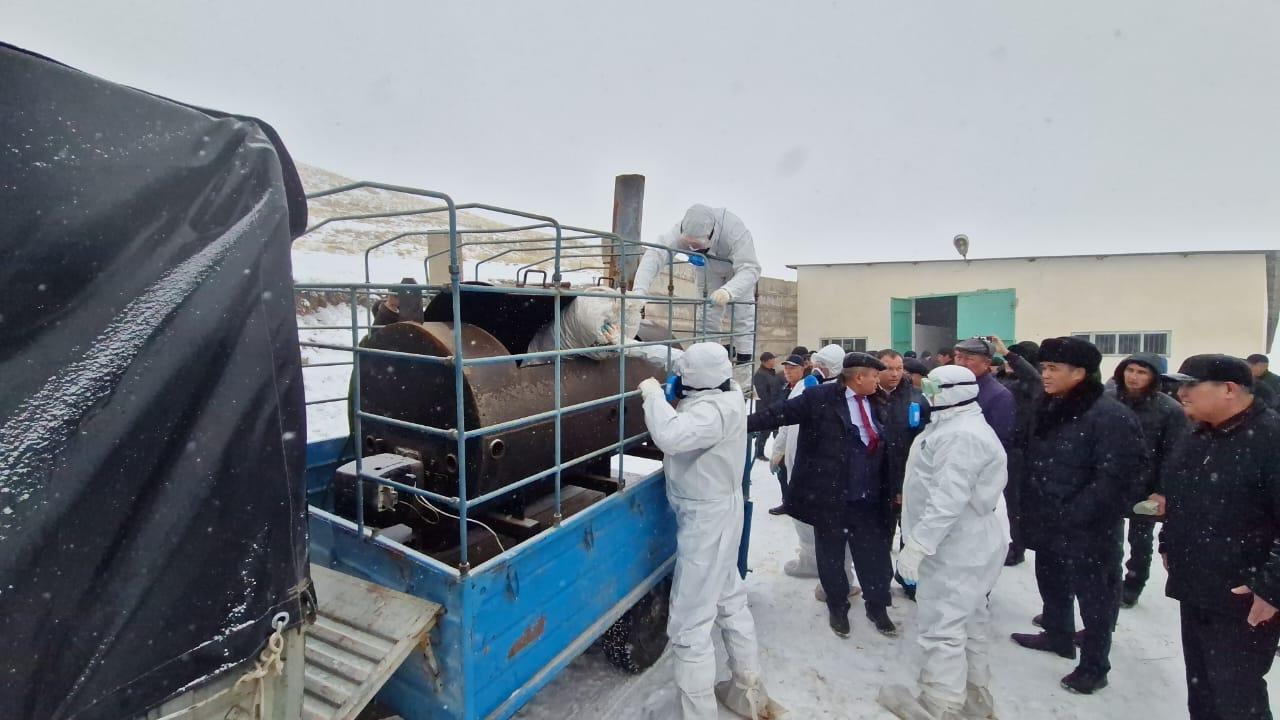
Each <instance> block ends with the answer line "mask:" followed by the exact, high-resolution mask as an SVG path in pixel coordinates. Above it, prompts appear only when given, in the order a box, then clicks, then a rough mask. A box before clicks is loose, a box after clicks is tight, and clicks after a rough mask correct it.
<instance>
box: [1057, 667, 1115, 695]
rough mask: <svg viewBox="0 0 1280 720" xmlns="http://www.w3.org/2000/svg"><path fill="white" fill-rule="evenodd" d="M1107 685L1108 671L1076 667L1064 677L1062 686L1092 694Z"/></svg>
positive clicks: (1082, 693)
mask: <svg viewBox="0 0 1280 720" xmlns="http://www.w3.org/2000/svg"><path fill="white" fill-rule="evenodd" d="M1106 686H1107V675H1106V673H1100V672H1096V671H1094V670H1088V669H1085V668H1076V669H1075V671H1074V672H1072V673H1071V674H1070V675H1068V676H1066V677H1064V678H1062V687H1064V688H1066V689H1067V690H1070V691H1071V692H1073V693H1077V694H1079V695H1092V694H1093V693H1094V692H1095V691H1097V690H1101V689H1102V688H1104V687H1106Z"/></svg>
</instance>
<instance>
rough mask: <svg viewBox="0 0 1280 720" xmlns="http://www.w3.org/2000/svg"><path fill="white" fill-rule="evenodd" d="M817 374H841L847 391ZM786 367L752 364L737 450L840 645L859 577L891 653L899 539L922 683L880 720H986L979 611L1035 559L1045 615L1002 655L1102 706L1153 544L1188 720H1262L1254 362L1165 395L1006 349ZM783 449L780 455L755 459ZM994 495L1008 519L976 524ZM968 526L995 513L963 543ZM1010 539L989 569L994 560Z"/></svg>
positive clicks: (1142, 363)
mask: <svg viewBox="0 0 1280 720" xmlns="http://www.w3.org/2000/svg"><path fill="white" fill-rule="evenodd" d="M837 350H838V351H839V352H837ZM823 353H826V354H833V355H838V354H843V358H842V360H841V368H840V371H839V372H838V373H837V372H833V370H832V369H831V368H830V365H831V363H830V361H829V360H826V361H823V360H819V359H818V358H819V356H820V355H822V354H823ZM777 361H778V358H776V357H775V356H773V355H772V354H770V353H766V354H765V355H763V356H762V357H761V365H760V368H759V370H758V371H757V372H756V374H755V376H754V377H753V379H752V380H753V385H754V390H755V393H756V397H757V405H756V408H757V410H756V412H755V413H754V414H752V415H751V416H750V417H749V418H748V429H749V430H751V431H753V432H756V433H758V434H757V435H756V446H755V447H756V458H757V459H759V460H768V461H769V462H770V464H771V467H773V468H774V469H775V471H776V472H777V473H778V477H779V481H780V483H781V484H782V488H783V497H784V503H783V504H782V505H781V506H779V507H777V508H773V509H772V510H771V511H770V512H771V513H773V514H775V515H777V514H788V515H790V516H791V517H792V518H794V519H795V520H796V521H797V529H798V532H799V534H800V550H799V553H798V555H799V557H798V558H797V559H796V560H794V561H792V562H790V563H788V564H787V566H786V571H787V573H788V574H791V575H796V576H800V577H811V576H814V575H816V576H817V577H818V578H819V583H820V587H819V593H818V594H819V597H820V598H823V599H825V600H826V601H827V605H828V611H829V623H830V626H831V629H832V630H833V631H834V632H835V633H836V634H837V635H839V636H841V637H847V636H848V634H849V620H848V614H849V610H850V608H851V605H852V601H853V599H854V598H856V597H857V596H858V594H859V589H858V588H856V587H851V586H850V580H851V578H852V574H851V573H850V572H849V565H850V562H849V560H848V558H852V566H853V570H854V572H856V576H857V579H858V581H860V583H861V585H862V587H861V595H862V598H863V601H862V602H863V607H864V611H865V614H866V616H867V618H868V619H869V621H870V622H871V623H872V625H873V626H874V627H875V628H876V629H877V630H879V631H880V632H882V633H884V634H886V635H894V634H896V632H897V628H896V627H895V626H894V625H893V623H892V621H891V620H890V619H889V618H888V616H887V613H886V612H885V608H886V607H887V606H888V605H889V604H890V599H889V597H890V596H889V584H890V581H891V578H893V577H895V573H894V572H893V565H892V563H893V561H892V558H891V555H892V553H893V551H894V550H895V547H894V544H895V543H894V539H895V536H896V538H897V543H896V544H897V548H896V549H897V550H898V559H897V565H898V567H897V570H898V572H897V573H896V577H897V579H898V581H899V582H900V583H903V585H904V588H903V589H904V591H905V594H906V595H907V597H910V598H912V599H914V600H916V601H917V602H918V604H919V608H918V615H917V618H918V623H917V624H918V626H919V631H918V637H917V638H916V644H917V645H919V647H920V650H921V651H922V656H923V658H924V660H923V666H922V667H921V671H920V675H919V678H920V679H919V683H918V685H917V686H916V687H914V688H911V687H888V688H885V689H884V690H883V691H882V693H881V696H880V700H881V702H882V704H884V705H885V706H886V707H888V708H889V709H890V710H892V711H894V712H895V713H896V714H898V715H899V716H900V717H904V718H932V717H955V718H969V717H993V716H994V714H993V712H994V711H993V709H992V707H993V706H992V704H991V700H990V694H989V691H988V689H987V687H986V679H987V678H988V677H989V673H988V670H987V669H986V666H985V663H986V645H987V644H988V643H989V641H990V639H989V637H988V636H987V635H986V630H987V620H988V615H987V610H986V602H987V600H986V594H987V593H988V592H990V590H991V588H993V587H994V585H995V580H996V578H997V577H998V575H999V567H1000V566H1001V565H1007V566H1012V565H1017V564H1020V563H1022V562H1024V561H1025V559H1026V556H1025V551H1026V550H1027V549H1031V550H1033V551H1034V552H1035V576H1036V582H1037V586H1038V588H1039V591H1040V595H1041V599H1042V602H1043V612H1042V613H1041V614H1039V615H1037V616H1036V617H1035V618H1031V619H1030V622H1031V623H1033V624H1034V625H1036V626H1038V629H1037V630H1036V631H1034V632H1027V633H1015V634H1013V636H1012V640H1013V641H1014V642H1016V643H1017V644H1018V645H1020V646H1022V647H1025V648H1027V649H1029V650H1033V651H1040V652H1047V653H1053V654H1057V655H1060V656H1062V657H1065V658H1070V659H1073V660H1074V659H1076V658H1077V657H1078V658H1079V662H1078V666H1077V667H1076V669H1075V670H1074V671H1073V672H1071V673H1070V674H1068V675H1067V676H1066V677H1064V678H1062V680H1061V684H1062V686H1063V687H1065V688H1067V689H1068V690H1071V691H1073V692H1077V693H1081V694H1091V693H1094V692H1096V691H1098V690H1101V689H1102V688H1105V687H1106V686H1107V684H1108V675H1109V672H1110V670H1111V665H1110V660H1109V656H1110V649H1111V636H1112V632H1113V630H1114V628H1115V626H1116V622H1117V618H1118V615H1119V611H1120V609H1121V608H1131V607H1133V606H1134V605H1136V604H1137V602H1138V599H1139V597H1140V596H1141V594H1142V592H1143V590H1144V588H1145V586H1146V583H1147V581H1148V579H1149V578H1150V570H1151V563H1152V561H1153V557H1154V556H1155V555H1156V554H1157V533H1156V530H1157V528H1158V527H1163V531H1162V532H1160V533H1159V538H1158V542H1159V547H1158V553H1159V555H1160V562H1162V563H1164V564H1165V566H1166V567H1167V568H1168V572H1169V582H1168V586H1167V588H1166V592H1167V594H1168V595H1169V597H1171V598H1173V599H1174V600H1176V601H1178V602H1179V603H1180V604H1181V615H1182V640H1183V648H1184V655H1185V661H1186V671H1187V687H1188V696H1189V697H1188V709H1189V712H1190V716H1191V717H1192V718H1270V717H1271V712H1270V709H1269V708H1270V706H1269V702H1268V696H1267V689H1266V684H1265V681H1264V679H1263V678H1264V676H1265V674H1266V673H1267V672H1268V670H1269V669H1270V667H1271V663H1272V660H1273V658H1274V656H1275V653H1276V650H1277V643H1278V642H1280V619H1275V618H1274V616H1275V613H1276V609H1275V606H1276V605H1280V442H1278V441H1280V415H1277V413H1276V412H1275V411H1276V410H1277V409H1278V408H1277V404H1278V403H1280V377H1277V376H1276V375H1275V374H1274V373H1271V372H1270V369H1269V361H1268V358H1267V357H1265V356H1263V355H1253V356H1250V357H1249V358H1248V359H1247V360H1242V359H1238V358H1234V357H1230V356H1226V355H1201V356H1196V357H1193V358H1190V359H1188V360H1187V361H1186V362H1185V363H1184V364H1183V366H1182V367H1181V368H1180V370H1179V371H1178V372H1174V373H1171V372H1166V370H1165V361H1164V359H1163V358H1161V357H1159V356H1156V355H1150V354H1142V353H1139V354H1135V355H1132V356H1130V357H1128V358H1126V359H1124V360H1123V361H1122V362H1120V363H1119V365H1118V366H1117V367H1116V370H1115V372H1114V374H1113V375H1112V376H1111V377H1110V378H1109V379H1107V380H1106V381H1105V382H1104V380H1103V378H1102V377H1101V374H1100V370H1101V363H1102V354H1101V353H1100V352H1099V351H1098V349H1097V348H1096V347H1095V346H1093V345H1092V344H1091V343H1089V342H1087V341H1085V340H1082V339H1078V338H1069V337H1064V338H1052V339H1048V340H1045V341H1044V342H1043V343H1041V344H1036V343H1032V342H1021V343H1018V344H1016V345H1014V346H1012V347H1006V346H1005V345H1004V343H1003V342H1002V340H1001V339H1000V338H998V337H978V338H969V339H965V340H961V341H959V342H957V343H956V344H955V345H954V346H952V347H948V348H944V349H942V350H940V351H938V352H937V353H934V354H932V355H929V354H926V356H925V357H923V358H920V357H917V355H916V353H913V352H907V353H902V354H899V353H898V352H895V351H893V350H884V351H880V352H878V353H875V354H865V353H843V350H842V349H838V348H837V347H836V346H831V347H830V348H823V349H822V350H820V351H818V352H817V353H813V354H810V353H809V351H808V350H807V349H806V348H803V347H797V348H795V349H794V350H793V351H792V352H791V353H790V354H789V355H788V357H787V358H785V359H783V360H782V362H781V366H782V369H783V375H782V376H781V377H779V376H778V375H777V374H776V372H775V367H776V364H777ZM836 376H838V377H839V378H840V379H841V380H842V382H839V383H836V382H831V380H833V379H834V377H836ZM813 378H817V379H816V380H814V379H813ZM811 387H813V388H816V389H813V390H810V389H809V388H811ZM922 389H923V390H924V391H925V393H927V394H928V397H927V398H926V396H925V394H922V392H921V390H922ZM930 415H932V416H933V419H932V422H931V419H930ZM974 417H978V418H981V419H982V420H983V425H985V428H984V429H985V431H986V432H987V433H988V434H987V435H983V434H982V433H979V432H976V431H975V428H974V427H973V425H972V423H973V418H974ZM774 430H779V431H780V434H779V436H778V438H779V439H780V440H781V441H775V442H774V444H773V450H772V454H771V455H769V456H766V455H765V450H766V448H767V444H766V439H767V437H768V434H769V433H770V432H772V431H774ZM935 431H936V432H935ZM917 438H920V439H921V440H920V441H919V442H917ZM955 475H959V476H961V477H953V476H955ZM953 481H954V486H953V487H949V486H948V484H949V483H952V482H953ZM904 485H905V487H906V489H907V492H906V500H905V503H904V492H903V491H904ZM992 487H996V488H998V491H999V494H1000V495H1002V496H1003V497H1002V499H1001V502H994V501H992V500H991V499H990V498H989V497H988V498H987V499H986V500H985V501H984V503H979V504H977V505H976V506H975V505H974V504H973V501H974V499H976V498H981V497H983V493H984V492H987V493H988V495H989V494H990V488H992ZM913 491H914V492H915V493H916V494H917V495H919V502H917V503H914V505H915V507H913V502H912V498H913ZM957 503H958V505H957ZM948 504H949V505H951V506H953V507H949V509H946V510H945V511H942V510H940V509H939V508H940V507H941V506H946V505H948ZM904 505H905V509H904ZM975 507H977V508H979V509H983V508H985V509H986V511H987V512H986V514H985V515H983V516H982V517H974V518H970V520H971V521H972V524H973V527H968V528H966V527H965V525H964V523H965V518H966V515H965V513H966V512H968V511H971V510H973V509H974V508H975ZM971 514H972V513H971ZM978 514H979V515H982V513H978ZM995 518H1001V519H995ZM1006 518H1007V519H1006ZM983 520H990V521H991V522H990V523H989V524H988V525H983V524H982V521H983ZM922 522H923V524H922ZM1161 524H1163V525H1161ZM1126 525H1127V528H1126ZM806 527H808V528H811V529H810V530H809V532H810V533H811V537H812V538H813V540H811V541H809V542H808V543H807V542H806V537H805V530H804V529H805V528H806ZM1001 527H1003V528H1004V529H1003V530H1001V529H1000V528H1001ZM899 528H900V532H895V531H896V530H899ZM940 528H941V529H940ZM1001 535H1002V536H1003V538H1004V539H1003V541H1002V543H1001V546H1000V552H999V553H998V554H999V558H998V561H999V562H995V560H993V558H992V556H991V554H990V553H989V552H986V550H987V549H989V547H990V545H991V542H990V540H991V537H992V536H1001ZM810 543H811V544H812V545H813V546H814V549H813V550H812V551H810V550H807V548H806V546H807V545H808V544H810ZM1126 543H1127V545H1128V557H1127V561H1126V555H1125V545H1126ZM807 552H812V553H813V554H814V555H816V562H814V561H812V560H809V561H807V560H806V557H805V556H806V553H807ZM922 571H923V572H922ZM921 575H923V576H924V578H925V579H924V580H923V581H921V580H920V576H921ZM944 589H945V590H944ZM1077 605H1078V607H1079V611H1080V616H1081V619H1082V620H1083V628H1082V629H1080V630H1079V631H1077V629H1076V627H1075V617H1076V607H1077ZM956 678H962V680H957V679H956Z"/></svg>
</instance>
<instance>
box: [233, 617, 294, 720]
mask: <svg viewBox="0 0 1280 720" xmlns="http://www.w3.org/2000/svg"><path fill="white" fill-rule="evenodd" d="M271 625H272V626H273V627H274V628H275V631H274V632H272V633H271V637H270V638H268V639H267V646H266V647H264V648H263V649H262V652H261V653H260V654H259V655H258V661H257V662H256V663H254V666H253V669H252V670H250V671H249V672H247V673H245V674H244V675H241V676H240V678H239V679H238V680H236V687H235V689H236V690H237V691H238V690H240V688H241V686H242V685H248V684H249V683H254V682H256V683H257V685H258V686H257V697H256V698H255V699H254V701H253V716H254V717H255V718H262V717H264V715H263V714H262V713H263V711H264V709H265V707H266V704H267V703H266V701H267V684H266V682H265V680H266V678H268V677H270V676H273V675H280V674H282V673H284V629H285V628H286V627H288V626H289V613H286V612H282V613H277V614H276V616H275V617H274V618H272V620H271Z"/></svg>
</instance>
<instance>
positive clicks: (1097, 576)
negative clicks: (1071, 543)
mask: <svg viewBox="0 0 1280 720" xmlns="http://www.w3.org/2000/svg"><path fill="white" fill-rule="evenodd" d="M1036 585H1038V586H1039V587H1040V599H1041V600H1043V601H1044V620H1043V623H1042V624H1043V626H1044V631H1045V632H1046V633H1049V635H1051V636H1053V637H1054V639H1055V640H1057V641H1058V642H1060V643H1062V644H1064V645H1070V643H1071V642H1072V635H1073V634H1074V633H1075V631H1076V617H1075V601H1076V600H1078V601H1079V602H1080V617H1081V619H1083V620H1084V640H1083V642H1081V643H1080V667H1081V668H1084V669H1088V670H1093V671H1095V672H1099V673H1102V674H1104V675H1105V674H1106V673H1108V672H1110V671H1111V660H1110V655H1111V633H1112V631H1113V630H1114V629H1115V624H1116V616H1117V615H1119V614H1120V557H1119V555H1118V554H1117V553H1115V552H1108V553H1103V554H1099V555H1097V556H1086V557H1069V556H1066V555H1060V554H1058V553H1053V552H1046V551H1040V550H1038V551H1036Z"/></svg>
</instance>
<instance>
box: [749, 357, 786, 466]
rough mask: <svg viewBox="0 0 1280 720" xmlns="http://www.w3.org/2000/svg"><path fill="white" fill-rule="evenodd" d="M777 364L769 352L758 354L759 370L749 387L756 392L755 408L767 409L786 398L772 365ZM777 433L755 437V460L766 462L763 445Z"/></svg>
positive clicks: (782, 382) (783, 384) (779, 377)
mask: <svg viewBox="0 0 1280 720" xmlns="http://www.w3.org/2000/svg"><path fill="white" fill-rule="evenodd" d="M776 363H777V356H776V355H774V354H773V353H771V352H764V353H761V354H760V368H759V369H758V370H756V372H755V375H753V376H752V377H751V387H753V388H755V391H756V407H768V406H770V405H772V404H774V403H776V402H778V401H779V400H782V399H784V398H786V395H784V394H783V392H782V390H783V388H785V387H786V386H787V381H786V380H784V379H783V378H782V377H781V376H780V375H778V373H777V371H775V370H774V365H775V364H776ZM776 434H777V433H776V432H774V433H760V434H758V435H756V459H757V460H764V461H766V462H767V461H768V460H769V458H768V456H766V455H765V454H764V444H765V443H766V442H767V441H768V440H769V436H770V435H776Z"/></svg>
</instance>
